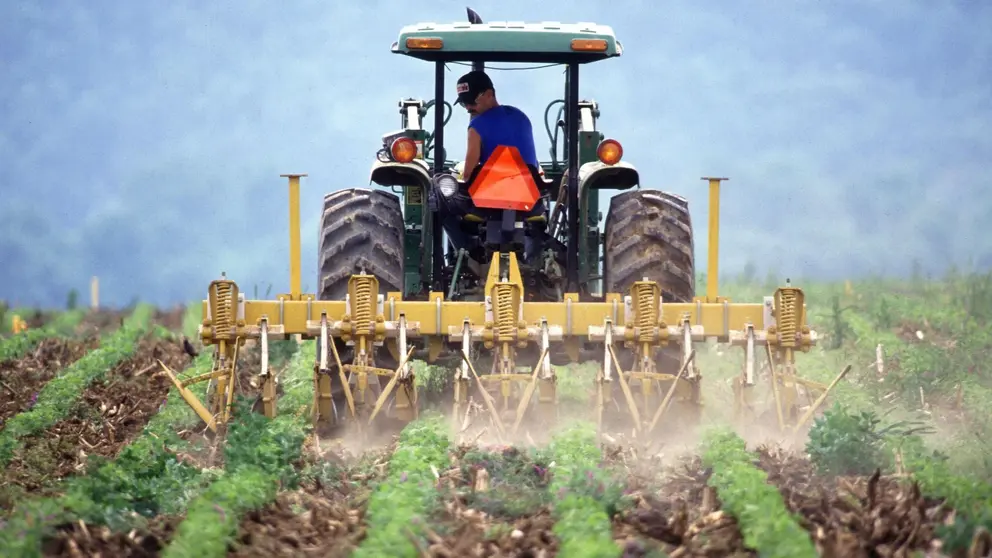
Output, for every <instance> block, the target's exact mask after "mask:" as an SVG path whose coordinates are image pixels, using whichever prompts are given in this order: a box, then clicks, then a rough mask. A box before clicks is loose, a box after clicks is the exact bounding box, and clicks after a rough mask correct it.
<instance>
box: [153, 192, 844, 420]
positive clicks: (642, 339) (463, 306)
mask: <svg viewBox="0 0 992 558" xmlns="http://www.w3.org/2000/svg"><path fill="white" fill-rule="evenodd" d="M298 180H299V179H298V176H291V177H290V187H291V190H294V189H298V187H299V184H298ZM711 184H712V183H711ZM718 186H719V183H718V182H717V183H716V187H717V188H718ZM297 199H298V193H297ZM291 212H292V210H291ZM294 216H295V215H294ZM296 218H297V219H298V216H297V217H296ZM294 221H295V220H294ZM711 225H712V223H711ZM711 228H712V227H711ZM295 230H296V231H297V234H298V228H296V229H295ZM712 237H714V238H715V234H713V235H712ZM291 246H292V249H291V252H293V254H292V257H293V258H294V259H295V260H296V261H298V251H299V243H298V239H297V240H296V241H295V242H293V241H292V239H291ZM715 252H716V249H715V246H713V245H711V251H710V257H711V265H710V270H711V271H715V269H716V267H715V265H713V264H712V260H713V259H715ZM291 269H293V270H294V274H293V275H294V278H293V279H294V281H293V283H294V284H295V283H297V282H298V278H299V275H298V273H299V272H298V266H291ZM713 284H714V285H715V282H714V283H713ZM292 290H293V292H291V293H289V294H284V295H280V296H278V297H277V298H276V299H274V300H246V299H245V297H244V296H243V295H242V294H241V291H240V289H239V288H238V286H237V284H236V283H235V282H234V281H232V280H230V279H227V278H226V277H222V278H221V279H218V280H215V281H213V282H212V283H211V284H210V286H209V289H208V298H207V299H206V300H204V301H203V316H204V319H203V323H202V325H201V327H200V338H201V340H202V341H203V343H204V344H206V345H214V346H215V347H216V353H215V354H216V356H215V363H214V369H213V371H212V372H211V373H209V374H205V375H202V376H199V377H196V378H192V379H190V380H186V381H180V380H179V379H178V378H176V376H175V375H174V374H172V373H171V371H170V376H171V377H172V379H173V382H174V383H175V385H176V387H177V388H178V389H179V390H180V392H181V393H182V395H183V397H184V398H185V399H186V401H187V402H188V403H189V404H190V405H191V406H192V407H193V409H194V410H195V411H196V412H197V414H198V415H199V416H200V417H201V418H202V419H203V420H204V421H205V422H206V423H207V424H208V425H209V426H210V428H211V429H215V428H216V425H217V423H218V422H223V421H226V420H227V419H228V418H229V412H230V407H231V403H232V398H233V396H234V378H235V377H236V362H237V356H238V350H239V348H240V347H242V346H243V345H244V343H245V342H246V341H248V340H255V341H256V342H257V345H258V346H259V347H260V351H261V360H262V362H261V370H260V380H261V381H260V385H261V403H262V404H261V408H262V410H263V412H264V413H265V414H266V415H268V416H270V417H272V416H275V413H276V386H275V379H274V378H273V376H272V374H271V373H270V371H269V366H268V346H269V345H268V344H269V341H271V340H276V339H287V338H289V337H290V336H296V335H298V336H301V337H302V338H304V339H315V340H317V356H316V362H315V363H314V379H313V382H314V402H313V417H314V421H315V422H316V423H319V424H332V425H333V424H342V423H348V422H360V423H361V424H371V423H373V421H375V420H376V417H380V416H388V417H390V418H392V419H398V420H400V421H409V420H411V419H413V418H415V417H416V416H417V414H418V408H419V406H418V397H417V387H416V384H415V381H414V380H415V378H414V372H413V367H412V366H411V359H412V358H414V357H417V358H419V359H421V360H426V361H428V362H435V361H437V360H438V359H439V358H440V357H442V356H443V355H445V354H454V355H455V356H456V357H459V358H460V362H458V363H457V364H456V365H455V366H453V367H452V368H451V370H450V374H451V375H452V376H451V379H452V384H453V394H452V400H451V404H452V407H451V410H452V414H453V417H455V418H456V419H457V420H460V418H459V417H460V416H461V414H462V413H463V412H464V411H465V407H466V403H467V401H468V396H469V394H473V393H474V394H477V396H479V397H481V399H482V402H483V404H484V405H485V408H486V409H487V410H488V413H489V415H490V416H491V418H492V422H493V424H494V425H495V427H496V430H497V434H498V435H500V436H503V435H505V434H507V433H508V432H510V431H516V430H517V429H519V428H520V426H521V424H522V423H523V421H524V420H526V419H527V417H528V416H529V417H530V420H538V419H540V420H545V421H547V420H554V416H555V408H556V403H557V394H556V383H557V377H556V367H555V366H552V364H551V363H552V361H555V362H559V363H564V362H578V361H579V360H580V358H582V355H589V354H594V355H598V356H597V357H595V358H596V360H598V362H599V373H598V374H597V377H596V380H595V385H594V386H590V393H591V394H592V393H594V394H595V395H594V396H592V395H591V398H592V401H591V402H594V405H593V406H592V408H593V409H594V414H595V416H594V417H593V418H595V420H597V421H598V422H599V423H600V424H601V425H602V424H603V421H604V420H605V419H604V416H605V415H611V414H612V417H613V419H619V420H621V421H622V422H621V424H622V425H623V427H624V428H627V429H629V430H632V431H633V432H634V433H635V435H638V434H642V433H645V434H646V433H650V432H652V431H655V429H656V427H657V425H658V424H659V422H660V421H661V420H662V419H663V418H664V417H666V412H668V411H671V412H670V413H669V415H670V418H668V419H666V422H668V423H673V422H674V423H679V422H684V421H688V423H689V425H691V423H692V422H693V421H695V420H697V419H698V416H699V409H700V406H701V404H702V400H701V394H700V391H701V390H700V388H701V380H702V373H701V371H700V369H699V366H698V365H697V363H696V362H695V360H696V359H695V351H694V350H693V347H694V345H696V344H698V343H703V342H706V341H707V340H715V341H717V342H720V343H727V344H730V345H732V346H735V347H740V348H741V353H742V356H743V362H742V369H741V374H740V376H739V377H738V378H736V380H735V385H734V391H735V395H736V402H737V411H738V414H739V415H740V416H742V417H743V415H744V414H746V413H747V412H748V410H749V409H751V407H752V403H751V397H750V394H751V393H752V392H753V389H752V388H754V387H755V385H756V384H757V368H756V364H755V361H756V357H757V352H758V349H759V348H760V347H762V346H763V347H765V351H764V352H765V353H766V355H767V358H768V362H769V363H770V365H771V366H770V368H771V378H772V382H771V383H772V392H773V394H774V397H775V413H776V416H777V421H778V425H779V427H780V428H781V429H783V430H784V429H787V428H788V429H792V430H798V429H799V428H800V427H801V426H802V423H803V422H805V421H807V420H808V419H809V418H810V416H811V415H812V414H813V412H814V411H815V410H816V408H817V407H818V406H819V405H821V404H822V402H823V399H824V398H825V397H826V394H827V392H828V391H829V387H832V385H831V386H829V387H828V386H824V385H820V384H816V383H814V382H809V381H806V380H803V379H802V378H800V377H798V376H797V374H796V370H795V355H796V353H797V352H805V351H808V350H809V349H810V347H812V346H813V345H814V344H815V343H816V334H815V332H813V331H811V330H810V328H809V327H808V326H807V325H806V307H805V301H804V295H803V292H802V290H801V289H799V288H797V287H793V286H789V285H787V286H785V287H782V288H779V289H778V290H776V291H775V293H774V295H773V296H768V297H765V298H764V300H763V301H762V302H760V303H731V302H730V301H728V300H726V299H724V298H721V297H718V296H716V289H715V288H712V289H709V290H708V296H707V297H704V298H703V297H700V298H696V300H694V301H692V302H689V303H666V302H664V301H663V297H662V292H661V288H660V286H659V285H658V284H657V283H656V282H654V281H651V280H647V279H645V280H643V281H637V282H634V283H633V285H632V286H631V287H630V289H629V292H626V293H607V294H605V295H604V296H603V297H602V298H601V299H599V300H597V301H591V302H590V301H580V300H579V298H580V297H579V296H578V295H577V294H575V293H566V294H564V296H563V301H561V302H526V301H525V298H526V297H525V290H524V282H523V281H522V279H521V272H520V268H519V264H518V260H517V256H516V254H515V253H513V252H509V253H495V254H493V256H492V260H491V263H490V266H489V270H488V274H487V275H486V280H485V286H484V298H483V300H480V301H474V302H470V301H448V300H445V296H444V294H443V293H441V292H430V293H429V294H428V296H427V300H418V301H411V300H404V299H403V296H402V293H399V292H387V293H385V294H379V293H380V288H379V280H378V279H377V278H376V277H375V276H374V275H371V274H364V273H359V274H357V275H353V276H351V278H350V279H349V280H348V290H347V295H346V296H345V299H344V300H317V299H316V297H315V296H313V295H310V294H302V293H300V290H299V287H298V286H294V287H293V289H292ZM298 293H299V294H298ZM342 347H345V348H347V355H348V356H347V357H345V356H343V355H342V353H343V352H344V351H342V350H341V348H342ZM415 352H416V353H417V354H416V355H414V353H415ZM660 354H662V355H664V354H667V355H668V357H669V358H668V360H667V361H666V360H665V358H659V355H660ZM482 357H485V360H486V361H487V363H488V366H487V367H486V368H484V369H483V370H478V369H477V365H478V364H479V362H480V360H481V358H482ZM585 358H586V359H588V357H585ZM384 361H389V362H391V363H393V364H396V366H392V365H391V366H388V367H385V366H379V365H377V363H381V362H384ZM518 366H519V367H524V370H523V371H519V370H518ZM663 367H664V368H667V369H660V368H663ZM845 372H846V371H845ZM842 375H843V373H842ZM373 377H375V380H376V381H374V382H372V384H375V385H377V386H381V385H382V384H381V383H380V382H379V381H378V379H379V378H381V379H383V380H385V385H384V387H382V388H381V389H378V390H372V389H370V387H371V386H370V379H371V378H373ZM838 380H839V378H838ZM199 381H211V382H212V384H213V385H212V386H211V389H210V390H209V394H210V396H209V400H208V401H207V402H206V403H202V402H200V401H199V399H198V398H197V397H196V396H195V395H194V394H193V393H192V392H191V391H189V389H188V388H187V386H188V385H190V384H191V383H195V382H199ZM835 383H836V381H835ZM797 385H803V386H805V388H806V391H807V392H816V391H818V392H820V394H821V396H820V398H819V399H818V400H817V401H816V402H815V403H813V404H812V405H810V407H809V408H808V409H807V411H806V412H805V413H804V414H803V416H800V406H799V402H798V390H797V389H796V386H797ZM615 386H616V387H615ZM617 387H618V388H619V389H616V388H617ZM335 393H337V394H338V395H337V397H336V396H335ZM535 393H536V394H537V397H536V401H535V397H534V395H535ZM335 399H337V402H336V401H335ZM531 410H533V411H534V412H533V413H528V411H531ZM752 410H753V409H752ZM535 415H536V416H535ZM613 419H611V420H613Z"/></svg>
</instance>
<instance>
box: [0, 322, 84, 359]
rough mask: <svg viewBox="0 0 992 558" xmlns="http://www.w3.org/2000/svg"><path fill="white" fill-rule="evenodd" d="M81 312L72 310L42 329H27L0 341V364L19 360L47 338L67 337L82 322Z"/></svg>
mask: <svg viewBox="0 0 992 558" xmlns="http://www.w3.org/2000/svg"><path fill="white" fill-rule="evenodd" d="M83 316H84V313H83V311H81V310H72V311H69V312H64V313H61V314H59V315H58V316H57V317H56V318H55V319H54V320H53V321H52V322H51V323H49V324H46V325H45V326H44V327H40V328H34V329H28V330H26V331H22V332H20V333H16V334H14V335H12V336H10V337H7V338H4V339H0V362H5V361H8V360H14V359H18V358H21V357H22V356H24V355H26V354H27V353H28V352H30V351H31V349H33V348H34V347H35V346H36V345H37V344H38V343H40V342H41V341H42V340H44V339H47V338H49V337H67V336H69V335H71V334H72V333H73V332H74V331H75V329H76V326H78V325H79V324H80V322H82V321H83Z"/></svg>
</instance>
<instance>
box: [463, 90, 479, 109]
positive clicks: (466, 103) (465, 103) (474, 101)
mask: <svg viewBox="0 0 992 558" xmlns="http://www.w3.org/2000/svg"><path fill="white" fill-rule="evenodd" d="M481 96H482V93H478V94H476V96H475V97H474V98H473V99H472V100H471V101H458V105H460V106H463V107H470V106H475V105H477V104H479V97H481Z"/></svg>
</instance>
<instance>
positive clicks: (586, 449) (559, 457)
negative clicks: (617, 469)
mask: <svg viewBox="0 0 992 558" xmlns="http://www.w3.org/2000/svg"><path fill="white" fill-rule="evenodd" d="M549 450H550V454H551V455H550V457H551V459H552V460H553V461H554V464H555V466H554V468H553V472H552V477H551V484H550V486H549V487H548V488H549V490H551V491H552V494H554V495H555V499H554V502H555V503H554V505H553V506H552V512H553V514H554V516H555V526H554V528H553V531H554V534H555V536H557V537H558V541H559V548H560V550H559V552H560V553H561V555H562V556H575V557H577V558H612V557H615V556H618V555H619V554H620V549H619V547H617V545H616V543H614V542H613V536H612V535H613V532H612V526H611V523H610V519H611V516H612V512H613V511H614V510H612V509H607V507H606V506H605V505H604V504H608V503H609V502H611V501H612V500H611V499H610V498H609V494H608V490H609V489H610V488H612V486H613V484H612V482H610V479H608V478H606V475H607V473H606V470H605V469H603V468H601V467H600V461H601V453H600V450H599V447H598V445H597V443H596V434H595V431H594V430H593V429H592V428H590V427H589V426H588V425H584V424H583V425H577V426H574V427H572V428H569V429H567V430H565V431H564V432H562V433H559V434H558V435H556V436H555V437H554V439H553V440H552V441H551V444H550V447H549Z"/></svg>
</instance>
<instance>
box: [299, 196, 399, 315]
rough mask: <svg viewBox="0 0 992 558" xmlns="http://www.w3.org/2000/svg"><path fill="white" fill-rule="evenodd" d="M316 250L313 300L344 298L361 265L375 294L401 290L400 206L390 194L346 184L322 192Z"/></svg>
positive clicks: (397, 199) (397, 198) (397, 200)
mask: <svg viewBox="0 0 992 558" xmlns="http://www.w3.org/2000/svg"><path fill="white" fill-rule="evenodd" d="M318 243H319V247H318V249H317V254H318V258H319V260H318V261H317V269H318V273H319V276H318V278H317V285H318V291H317V292H318V294H317V298H318V299H319V300H344V299H345V295H346V294H348V279H349V278H350V277H351V276H352V275H355V274H357V273H359V272H360V271H361V270H362V269H364V270H365V273H370V274H372V275H375V277H376V279H378V280H379V293H380V294H386V292H388V291H400V292H402V291H403V210H402V208H401V207H400V199H399V197H397V196H396V195H395V194H392V193H390V192H384V191H382V190H368V189H364V188H352V189H349V190H340V191H337V192H331V193H330V194H327V195H326V196H324V210H323V215H322V217H321V220H320V237H319V238H318Z"/></svg>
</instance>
